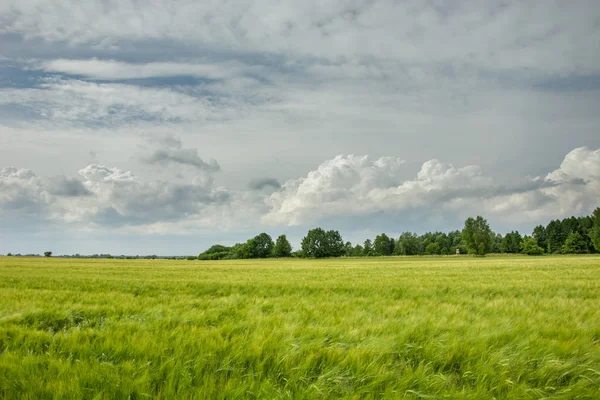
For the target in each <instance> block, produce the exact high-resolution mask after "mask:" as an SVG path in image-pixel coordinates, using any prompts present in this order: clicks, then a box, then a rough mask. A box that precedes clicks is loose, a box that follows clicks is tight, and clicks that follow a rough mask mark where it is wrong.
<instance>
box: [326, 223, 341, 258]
mask: <svg viewBox="0 0 600 400" xmlns="http://www.w3.org/2000/svg"><path fill="white" fill-rule="evenodd" d="M325 236H326V238H327V252H328V253H329V255H328V256H327V257H341V256H343V255H344V248H345V247H344V240H343V239H342V235H340V233H339V232H338V231H334V230H330V231H327V232H326V234H325Z"/></svg>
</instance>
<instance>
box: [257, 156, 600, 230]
mask: <svg viewBox="0 0 600 400" xmlns="http://www.w3.org/2000/svg"><path fill="white" fill-rule="evenodd" d="M599 155H600V149H599V150H595V151H592V150H589V149H587V148H578V149H575V150H573V151H571V152H570V153H569V154H567V156H566V157H565V160H564V161H563V163H562V164H561V168H560V169H558V170H556V171H554V172H552V173H550V174H548V176H547V177H546V178H545V179H542V178H536V179H533V180H531V181H530V182H529V183H527V182H525V183H527V185H525V186H522V187H519V186H515V187H514V188H503V187H501V186H499V185H498V184H497V183H495V182H494V180H493V179H492V178H491V177H489V176H485V175H484V174H483V171H482V170H481V168H479V167H478V166H466V167H461V168H457V167H454V166H453V165H451V164H445V163H443V162H441V161H439V160H430V161H427V162H425V163H424V164H423V166H422V167H421V170H420V171H419V173H418V174H417V176H416V178H415V179H410V180H407V181H404V182H401V183H399V184H398V183H397V182H394V176H397V175H398V173H399V169H400V168H401V165H402V163H401V160H398V159H391V158H380V159H377V160H374V161H370V160H369V158H368V157H366V156H364V157H356V156H348V157H344V156H338V157H336V158H334V159H332V160H328V161H325V162H324V163H322V164H321V165H320V166H319V167H318V168H317V169H316V170H314V171H311V172H309V173H308V175H307V176H306V177H304V178H299V179H294V180H290V181H288V182H286V183H284V184H283V186H282V188H281V190H279V191H277V192H275V193H273V194H271V195H270V197H269V198H268V199H267V203H268V204H269V205H270V207H271V210H270V212H269V213H268V214H266V215H265V216H263V222H265V223H271V224H287V225H306V224H309V223H314V222H317V221H319V220H322V219H324V218H329V217H339V216H365V215H370V214H373V213H377V212H405V213H406V214H410V213H414V212H418V213H424V214H426V213H427V212H428V211H427V210H431V211H434V210H435V211H439V210H442V211H443V212H444V213H447V214H448V213H453V214H456V213H458V214H459V215H469V214H474V213H484V214H489V215H490V217H492V218H495V219H497V220H502V219H504V220H511V221H519V220H520V221H539V222H546V221H545V219H549V218H559V217H565V216H570V215H572V214H573V213H588V212H590V211H591V210H592V209H593V208H594V207H596V206H598V204H597V202H598V199H599V198H600V174H599V172H600V156H599Z"/></svg>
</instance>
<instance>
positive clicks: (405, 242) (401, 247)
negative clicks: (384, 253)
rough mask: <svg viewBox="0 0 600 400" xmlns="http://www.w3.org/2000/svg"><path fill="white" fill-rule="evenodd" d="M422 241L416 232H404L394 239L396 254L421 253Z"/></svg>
mask: <svg viewBox="0 0 600 400" xmlns="http://www.w3.org/2000/svg"><path fill="white" fill-rule="evenodd" d="M422 248H423V246H422V243H421V240H420V238H419V236H417V234H416V233H410V232H404V233H403V234H402V235H400V237H399V238H398V240H397V241H396V254H398V255H402V256H414V255H418V254H421V253H422Z"/></svg>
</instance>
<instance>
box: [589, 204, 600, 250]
mask: <svg viewBox="0 0 600 400" xmlns="http://www.w3.org/2000/svg"><path fill="white" fill-rule="evenodd" d="M588 236H589V237H590V239H592V243H593V244H594V248H595V249H596V251H600V207H598V208H596V209H595V210H594V212H593V214H592V228H591V229H590V230H589V233H588Z"/></svg>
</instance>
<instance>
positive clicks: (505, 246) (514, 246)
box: [502, 231, 523, 253]
mask: <svg viewBox="0 0 600 400" xmlns="http://www.w3.org/2000/svg"><path fill="white" fill-rule="evenodd" d="M522 241H523V238H522V237H521V234H520V233H519V232H518V231H513V232H511V233H507V234H506V236H504V239H502V252H503V253H519V252H520V251H521V242H522Z"/></svg>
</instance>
